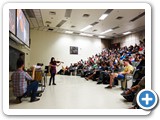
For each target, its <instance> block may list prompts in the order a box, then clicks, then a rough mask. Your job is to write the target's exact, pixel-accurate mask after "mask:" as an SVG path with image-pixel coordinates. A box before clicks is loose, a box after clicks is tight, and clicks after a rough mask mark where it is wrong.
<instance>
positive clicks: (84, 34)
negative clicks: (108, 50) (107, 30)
mask: <svg viewBox="0 0 160 120" xmlns="http://www.w3.org/2000/svg"><path fill="white" fill-rule="evenodd" d="M79 35H83V36H93V35H91V34H86V33H80V34H79Z"/></svg>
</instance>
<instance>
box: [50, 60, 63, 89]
mask: <svg viewBox="0 0 160 120" xmlns="http://www.w3.org/2000/svg"><path fill="white" fill-rule="evenodd" d="M57 63H59V64H57ZM60 64H61V62H59V61H58V62H57V61H55V59H54V57H52V58H51V61H50V63H49V66H50V74H51V77H50V80H49V86H50V85H51V81H52V79H53V82H52V85H56V84H55V75H56V67H58V66H59V65H60Z"/></svg>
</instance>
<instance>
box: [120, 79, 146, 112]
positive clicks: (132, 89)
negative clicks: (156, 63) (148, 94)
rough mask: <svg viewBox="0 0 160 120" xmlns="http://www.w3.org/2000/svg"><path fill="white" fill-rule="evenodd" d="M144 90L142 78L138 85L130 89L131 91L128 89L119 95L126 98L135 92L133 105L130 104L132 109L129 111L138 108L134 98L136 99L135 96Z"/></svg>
mask: <svg viewBox="0 0 160 120" xmlns="http://www.w3.org/2000/svg"><path fill="white" fill-rule="evenodd" d="M144 88H145V77H143V78H142V79H141V81H140V82H139V83H138V85H136V86H134V87H132V88H131V89H129V90H127V91H125V92H123V93H122V94H121V95H122V96H127V95H129V94H131V93H132V92H135V97H134V99H133V104H132V105H133V107H131V108H130V109H136V108H139V106H138V104H137V102H136V97H137V94H138V93H139V92H140V91H141V90H142V89H144Z"/></svg>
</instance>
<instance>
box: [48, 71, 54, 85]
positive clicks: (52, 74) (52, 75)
mask: <svg viewBox="0 0 160 120" xmlns="http://www.w3.org/2000/svg"><path fill="white" fill-rule="evenodd" d="M50 73H51V77H50V80H49V85H51V81H52V79H53V83H52V84H55V73H52V72H50Z"/></svg>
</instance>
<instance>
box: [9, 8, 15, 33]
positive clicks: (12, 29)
mask: <svg viewBox="0 0 160 120" xmlns="http://www.w3.org/2000/svg"><path fill="white" fill-rule="evenodd" d="M9 31H10V32H11V33H13V34H14V35H15V32H16V10H15V9H9Z"/></svg>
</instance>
